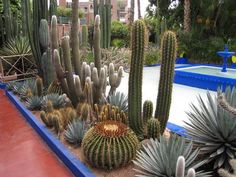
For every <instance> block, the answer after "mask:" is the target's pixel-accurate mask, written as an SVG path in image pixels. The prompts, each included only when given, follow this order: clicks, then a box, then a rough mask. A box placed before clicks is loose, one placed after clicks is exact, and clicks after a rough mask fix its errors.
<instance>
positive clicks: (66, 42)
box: [61, 36, 78, 107]
mask: <svg viewBox="0 0 236 177" xmlns="http://www.w3.org/2000/svg"><path fill="white" fill-rule="evenodd" d="M61 47H62V53H63V60H64V62H65V71H66V80H67V84H68V88H69V98H70V99H71V101H72V104H73V105H74V106H75V107H76V105H77V103H78V99H77V97H76V96H75V95H76V92H75V84H74V76H73V71H72V65H71V55H70V39H69V36H64V37H63V38H62V42H61Z"/></svg>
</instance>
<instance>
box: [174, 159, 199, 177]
mask: <svg viewBox="0 0 236 177" xmlns="http://www.w3.org/2000/svg"><path fill="white" fill-rule="evenodd" d="M175 176H176V177H185V158H184V157H183V156H179V158H178V160H177V163H176V172H175ZM186 177H195V170H194V169H193V168H190V169H189V170H188V173H187V176H186Z"/></svg>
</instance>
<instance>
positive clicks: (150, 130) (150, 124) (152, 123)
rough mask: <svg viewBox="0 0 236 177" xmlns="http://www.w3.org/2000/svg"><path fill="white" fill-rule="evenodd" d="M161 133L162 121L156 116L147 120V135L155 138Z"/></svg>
mask: <svg viewBox="0 0 236 177" xmlns="http://www.w3.org/2000/svg"><path fill="white" fill-rule="evenodd" d="M160 135H161V134H160V122H159V121H158V120H157V119H155V118H151V119H149V120H148V121H147V137H148V138H153V139H155V138H159V137H160Z"/></svg>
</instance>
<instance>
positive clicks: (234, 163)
mask: <svg viewBox="0 0 236 177" xmlns="http://www.w3.org/2000/svg"><path fill="white" fill-rule="evenodd" d="M229 164H230V166H231V168H232V169H233V173H230V172H229V171H227V170H225V169H222V168H220V169H219V170H218V174H219V175H220V176H221V177H236V159H231V160H229Z"/></svg>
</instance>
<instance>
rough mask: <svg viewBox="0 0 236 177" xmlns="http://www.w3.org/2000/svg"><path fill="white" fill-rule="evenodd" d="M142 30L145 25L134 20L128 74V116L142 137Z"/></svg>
mask: <svg viewBox="0 0 236 177" xmlns="http://www.w3.org/2000/svg"><path fill="white" fill-rule="evenodd" d="M144 31H145V25H144V22H143V21H141V20H137V21H135V22H134V24H133V27H132V41H131V45H132V47H131V50H132V54H131V66H130V75H129V92H128V94H129V96H128V107H129V109H128V118H129V123H130V127H131V128H132V129H133V130H134V132H135V133H136V134H137V135H138V136H139V137H140V138H142V136H143V123H142V114H141V111H142V77H143V59H144Z"/></svg>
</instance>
